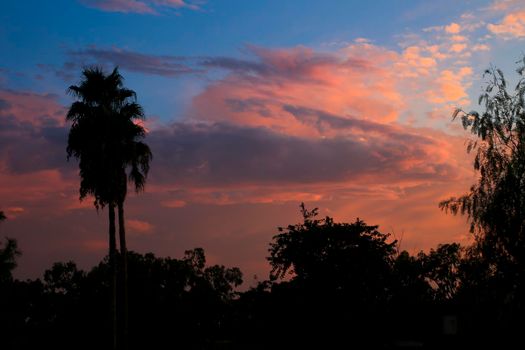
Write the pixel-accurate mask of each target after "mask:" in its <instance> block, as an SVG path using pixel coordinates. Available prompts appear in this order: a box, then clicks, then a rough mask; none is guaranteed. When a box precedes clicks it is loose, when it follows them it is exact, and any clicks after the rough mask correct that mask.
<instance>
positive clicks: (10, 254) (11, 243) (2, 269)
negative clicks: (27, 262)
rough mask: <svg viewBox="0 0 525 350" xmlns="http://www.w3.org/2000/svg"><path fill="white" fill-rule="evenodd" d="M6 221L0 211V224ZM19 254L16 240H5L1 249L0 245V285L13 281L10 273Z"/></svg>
mask: <svg viewBox="0 0 525 350" xmlns="http://www.w3.org/2000/svg"><path fill="white" fill-rule="evenodd" d="M6 219H7V217H6V216H5V215H4V212H3V211H0V222H2V221H5V220H6ZM21 254H22V253H21V252H20V250H18V245H17V243H16V240H14V239H12V238H6V239H5V244H4V246H3V247H2V245H1V244H0V284H3V283H6V282H10V281H11V280H12V279H13V276H12V272H13V270H14V269H15V268H16V265H17V264H16V258H17V257H19V256H20V255H21Z"/></svg>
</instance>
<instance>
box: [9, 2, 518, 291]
mask: <svg viewBox="0 0 525 350" xmlns="http://www.w3.org/2000/svg"><path fill="white" fill-rule="evenodd" d="M523 39H525V3H523V2H522V1H514V0H507V1H501V0H498V1H466V0H465V1H460V2H458V1H456V0H454V1H452V0H443V1H439V2H433V3H431V2H428V1H424V0H421V1H416V0H400V1H389V0H384V1H322V2H320V1H313V0H312V1H310V0H302V1H296V0H289V1H282V0H279V1H273V0H270V1H242V0H238V1H233V0H223V1H219V0H217V1H214V0H195V1H193V0H54V1H52V2H49V1H37V0H33V1H31V0H23V1H20V0H4V1H2V2H1V3H0V52H1V54H0V184H1V185H0V210H3V211H4V212H5V213H6V215H7V217H8V220H7V221H6V222H4V223H2V225H1V226H0V235H1V236H9V237H12V238H15V239H17V240H18V244H19V247H20V249H21V250H22V252H23V255H22V257H21V258H20V259H19V266H18V268H17V270H16V271H15V276H16V277H18V278H22V279H24V278H36V277H40V276H41V275H42V273H43V271H44V270H45V269H47V268H49V267H50V266H51V264H52V263H53V262H56V261H67V260H74V261H76V262H77V263H78V264H79V265H80V267H82V268H85V269H88V268H90V267H91V266H93V265H94V264H96V263H98V261H100V259H102V258H103V256H104V255H105V254H106V252H107V225H108V224H107V210H101V211H99V212H97V211H96V210H95V208H94V207H93V201H92V199H90V198H88V199H86V200H84V201H83V202H80V201H79V194H78V187H79V177H78V164H77V163H76V161H75V160H74V159H72V160H70V161H69V162H68V161H67V159H66V151H65V148H66V143H67V134H68V131H69V127H70V125H69V124H68V123H67V122H66V121H65V113H66V111H67V109H68V107H69V106H70V105H71V103H72V102H73V99H72V97H71V96H69V95H68V94H67V93H66V92H67V88H68V87H69V86H70V85H72V84H76V83H78V82H79V81H80V77H81V71H82V69H83V68H84V67H90V66H94V65H97V66H100V67H103V68H104V69H106V70H107V71H110V70H111V69H113V68H114V67H115V66H118V67H119V69H120V71H121V73H122V75H123V76H124V78H125V84H126V87H128V88H131V89H133V90H135V91H136V93H137V96H138V102H139V103H140V104H141V105H142V106H143V107H144V110H145V112H146V116H147V120H146V122H145V126H146V128H147V130H148V133H147V136H146V139H145V141H146V142H147V143H148V144H149V145H150V147H151V149H152V151H153V154H154V158H153V161H152V163H151V171H150V174H149V177H148V183H147V186H146V190H145V192H144V193H140V194H130V195H129V196H128V199H127V201H126V224H127V230H128V247H129V249H131V250H135V251H138V252H142V253H145V252H150V251H151V252H154V253H155V254H157V255H159V256H171V257H175V258H177V257H180V256H181V255H182V254H183V252H184V251H185V250H188V249H193V248H195V247H202V248H204V249H205V251H206V256H207V261H208V262H209V263H211V264H224V265H227V266H238V267H240V268H241V270H242V271H243V272H244V275H245V283H246V284H247V285H253V283H255V281H256V280H263V279H266V278H267V277H268V271H269V266H268V263H267V261H266V259H265V258H266V256H267V255H268V247H269V243H270V242H271V240H272V237H273V236H274V235H276V234H277V233H278V232H277V227H279V226H286V225H288V224H295V223H298V222H300V219H301V217H300V212H299V205H300V203H301V202H304V203H305V204H306V206H307V207H308V208H314V207H318V208H319V211H320V214H321V215H322V216H326V215H329V216H331V217H334V218H335V220H337V221H345V222H351V221H353V220H355V219H356V218H358V217H359V218H360V219H362V220H364V221H365V222H366V223H367V224H371V225H379V229H380V231H381V232H384V233H390V234H391V237H392V239H397V240H398V241H399V242H400V247H401V249H406V250H408V251H409V252H411V253H416V252H418V251H419V250H427V249H430V248H432V247H435V246H436V245H437V244H440V243H447V242H461V243H463V244H469V242H472V237H471V236H470V234H469V232H468V225H467V222H466V219H465V218H464V217H454V216H451V215H446V214H445V213H444V212H442V211H441V210H440V209H439V208H438V203H439V202H440V201H441V200H444V199H447V198H449V197H450V196H454V195H461V194H463V193H465V192H466V191H468V189H469V187H470V185H471V184H473V183H474V182H475V181H476V174H475V173H474V172H473V170H472V159H471V158H470V156H469V155H467V154H466V152H465V147H466V140H467V138H468V137H470V136H469V135H468V134H467V133H465V132H464V131H463V130H462V128H461V126H460V125H459V123H458V122H457V121H452V120H451V116H452V113H453V111H454V109H455V108H462V109H464V110H467V111H470V110H473V109H474V110H482V109H481V107H480V106H478V105H477V98H478V96H479V94H480V93H481V91H482V88H483V86H484V83H485V80H484V78H483V71H484V70H485V69H487V68H489V67H491V66H496V67H499V68H501V69H502V70H503V71H504V72H505V73H506V74H507V76H508V78H509V80H510V81H511V82H513V81H515V80H516V79H517V74H515V69H516V68H517V67H518V66H519V63H518V64H517V62H518V61H520V60H521V59H522V58H523V54H524V50H523V43H524V41H523Z"/></svg>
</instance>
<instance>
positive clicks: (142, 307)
mask: <svg viewBox="0 0 525 350" xmlns="http://www.w3.org/2000/svg"><path fill="white" fill-rule="evenodd" d="M301 211H302V215H303V220H302V222H301V223H299V224H296V225H290V226H288V227H284V228H279V232H278V234H277V235H276V236H275V237H274V238H273V240H272V242H271V243H270V247H269V256H268V261H269V263H270V265H271V267H272V271H271V274H270V276H269V279H268V280H265V281H262V282H259V283H258V285H257V286H255V287H252V288H250V289H249V290H247V291H244V292H238V291H236V287H238V286H240V285H241V283H242V273H241V271H240V270H239V269H238V268H227V267H224V266H221V265H213V266H207V265H206V258H205V253H204V251H203V250H202V249H194V250H190V251H187V252H186V253H185V255H184V256H183V257H182V258H181V259H173V258H160V257H156V256H155V255H154V254H152V253H148V254H139V253H134V252H129V255H128V259H129V267H128V269H129V348H131V349H142V348H146V349H150V348H151V349H156V348H161V347H162V348H190V349H248V348H249V349H274V348H298V347H305V346H307V347H311V346H318V347H323V348H326V347H327V346H330V345H333V346H336V344H338V345H339V346H341V345H344V346H347V347H352V346H366V347H383V348H385V347H386V348H398V347H405V346H422V347H426V348H432V347H442V346H452V345H463V346H469V347H470V346H476V345H478V346H481V345H483V346H486V345H490V344H492V345H494V346H496V345H498V346H501V345H505V344H512V342H513V341H515V340H517V339H518V338H519V336H518V335H519V334H520V330H521V329H523V326H524V325H525V322H524V321H525V320H524V317H523V293H521V288H522V285H521V283H520V282H519V281H516V280H508V278H506V276H505V272H504V271H494V270H493V269H492V268H491V266H492V265H491V264H490V263H487V262H486V261H485V259H484V258H483V254H481V253H480V252H479V250H478V249H476V246H472V247H469V248H464V247H461V246H460V245H459V244H457V243H452V244H443V245H439V246H438V247H436V248H435V249H432V250H430V251H429V252H428V253H424V252H420V253H419V254H417V255H410V254H409V253H408V252H406V251H400V250H399V245H398V243H397V242H396V241H393V240H391V237H389V235H388V234H383V233H381V232H380V231H378V227H377V226H369V225H367V224H365V223H364V222H363V221H361V220H359V219H357V220H356V221H355V222H353V223H337V222H334V221H333V219H332V218H330V217H325V218H318V215H317V210H316V209H314V210H312V211H309V210H307V209H306V208H305V207H304V206H302V207H301ZM18 254H19V251H18V248H17V246H16V242H15V241H13V240H8V241H6V242H5V243H4V244H3V245H2V247H1V248H0V259H1V261H0V273H1V275H0V310H1V311H0V330H1V337H0V342H1V343H0V347H1V348H2V349H36V348H52V349H66V348H68V349H70V348H75V349H94V348H97V349H98V348H105V347H106V345H107V344H108V343H109V342H110V338H111V315H110V308H109V303H110V293H111V290H110V285H109V281H110V275H111V271H110V267H109V264H108V260H107V258H106V259H105V260H103V261H102V262H100V263H99V264H98V265H97V266H95V267H94V268H92V269H91V270H90V271H88V272H86V271H82V270H80V269H78V268H77V266H76V265H75V263H74V262H59V263H55V264H54V265H53V266H52V267H51V268H50V269H49V270H47V271H46V272H45V273H44V276H43V278H42V279H36V280H27V281H19V280H15V279H13V278H12V275H11V272H12V271H13V269H14V267H15V266H16V257H17V255H18Z"/></svg>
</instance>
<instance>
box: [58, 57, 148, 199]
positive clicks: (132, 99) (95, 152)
mask: <svg viewBox="0 0 525 350" xmlns="http://www.w3.org/2000/svg"><path fill="white" fill-rule="evenodd" d="M82 75H83V80H82V81H81V83H80V84H79V85H73V86H71V87H69V89H68V91H69V93H70V94H71V95H73V96H74V97H76V98H77V99H78V100H77V101H75V102H73V104H72V105H71V107H70V109H69V111H68V113H67V116H66V119H67V120H68V121H71V122H72V126H71V130H70V133H69V139H68V145H67V154H68V158H70V157H71V156H73V157H75V158H77V159H78V160H79V168H80V177H81V183H80V198H81V199H84V198H85V197H86V196H88V195H93V197H94V198H95V201H94V204H95V206H96V207H97V208H98V207H103V206H104V205H106V204H109V203H113V204H115V205H116V204H117V203H118V202H119V201H123V200H124V199H125V196H126V191H127V186H126V179H129V181H131V182H133V183H134V185H135V189H136V190H137V191H140V190H143V189H144V185H145V181H146V176H147V174H148V171H149V162H150V160H151V158H152V154H151V151H150V149H149V147H148V146H147V145H146V144H145V143H143V142H142V141H141V140H142V139H143V138H144V136H145V133H146V131H145V129H144V127H143V126H142V125H140V124H138V123H136V122H137V121H140V120H143V119H144V112H143V110H142V107H141V106H140V105H139V104H138V103H137V102H136V95H135V92H134V91H132V90H129V89H126V88H124V87H123V78H122V76H121V75H120V73H119V72H118V69H117V68H115V69H114V70H113V72H112V73H111V74H109V75H105V74H104V72H103V71H102V70H101V69H100V68H97V67H95V68H87V69H84V71H83V72H82Z"/></svg>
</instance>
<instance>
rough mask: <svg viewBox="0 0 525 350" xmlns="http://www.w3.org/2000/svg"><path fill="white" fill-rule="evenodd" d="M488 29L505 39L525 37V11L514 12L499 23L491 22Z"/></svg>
mask: <svg viewBox="0 0 525 350" xmlns="http://www.w3.org/2000/svg"><path fill="white" fill-rule="evenodd" d="M487 29H488V30H489V31H490V32H492V33H494V34H496V35H500V36H502V37H503V38H504V39H510V38H523V37H525V11H523V10H522V11H517V12H512V13H509V14H508V15H506V16H505V17H504V18H503V20H502V21H501V22H500V23H498V24H492V23H489V24H488V25H487Z"/></svg>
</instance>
